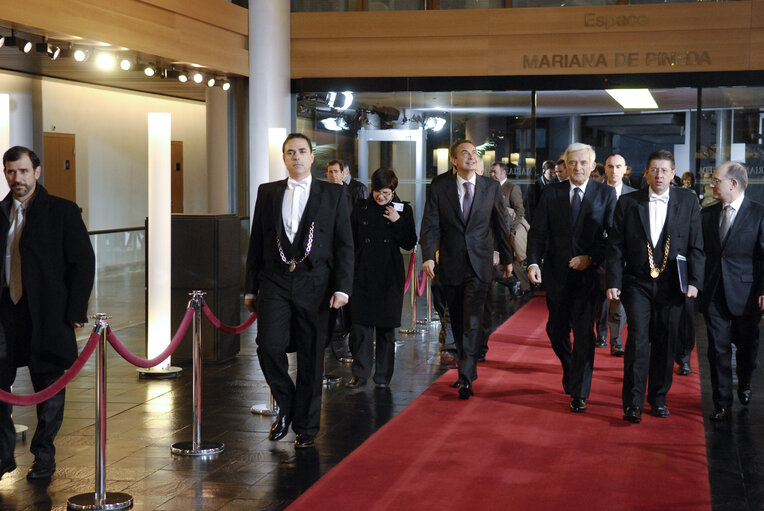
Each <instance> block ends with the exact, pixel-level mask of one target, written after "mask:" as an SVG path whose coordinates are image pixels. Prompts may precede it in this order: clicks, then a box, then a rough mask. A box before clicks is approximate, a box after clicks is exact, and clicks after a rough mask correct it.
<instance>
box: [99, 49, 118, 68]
mask: <svg viewBox="0 0 764 511" xmlns="http://www.w3.org/2000/svg"><path fill="white" fill-rule="evenodd" d="M95 63H96V66H98V67H99V68H100V69H103V70H104V71H111V70H112V69H114V66H116V65H117V61H116V59H115V58H114V54H113V53H111V52H105V51H102V52H99V53H98V54H97V55H96V61H95Z"/></svg>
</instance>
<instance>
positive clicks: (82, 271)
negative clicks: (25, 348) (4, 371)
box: [0, 183, 95, 372]
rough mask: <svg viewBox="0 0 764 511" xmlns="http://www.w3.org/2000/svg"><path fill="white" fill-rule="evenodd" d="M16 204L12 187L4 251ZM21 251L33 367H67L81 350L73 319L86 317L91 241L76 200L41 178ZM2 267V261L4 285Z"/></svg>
mask: <svg viewBox="0 0 764 511" xmlns="http://www.w3.org/2000/svg"><path fill="white" fill-rule="evenodd" d="M12 205H13V198H12V195H11V193H10V192H9V193H8V195H6V196H5V198H4V199H3V200H2V202H0V253H2V254H5V248H6V244H7V242H8V229H9V228H10V220H11V218H10V217H11V211H12V209H13V208H12ZM19 252H20V255H21V278H22V290H23V294H24V296H26V299H27V304H28V306H29V314H30V316H31V318H32V338H31V350H30V357H31V358H30V360H29V364H30V367H32V368H33V369H34V370H35V371H39V372H45V371H49V370H55V369H68V368H69V367H70V366H71V365H72V363H73V362H74V360H75V359H76V358H77V354H78V351H77V342H76V339H75V334H74V329H73V328H72V326H71V323H72V322H87V320H88V316H87V310H88V299H89V298H90V291H91V290H92V289H93V279H94V276H95V255H94V253H93V246H92V245H91V244H90V238H89V237H88V232H87V229H86V228H85V224H84V222H83V221H82V216H81V214H80V208H79V207H78V206H77V204H75V203H74V202H71V201H68V200H66V199H62V198H61V197H56V196H54V195H50V194H48V191H47V190H46V189H45V188H44V187H43V186H42V185H41V184H40V183H37V185H36V188H35V192H34V197H32V199H31V203H29V204H28V210H27V211H26V213H25V220H24V230H23V231H22V233H21V239H20V240H19ZM4 268H5V265H0V278H1V279H2V281H0V282H2V285H3V286H5V281H6V277H5V270H4ZM0 330H1V329H0ZM0 335H3V336H4V333H2V332H0ZM10 341H12V340H10Z"/></svg>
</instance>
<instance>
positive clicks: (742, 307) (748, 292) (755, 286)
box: [701, 197, 764, 316]
mask: <svg viewBox="0 0 764 511" xmlns="http://www.w3.org/2000/svg"><path fill="white" fill-rule="evenodd" d="M721 214H722V204H721V203H717V204H713V205H711V206H708V207H705V208H703V210H702V211H701V224H702V226H703V242H704V246H705V252H706V266H705V284H704V289H705V291H704V293H703V296H702V304H703V307H704V309H705V308H707V307H708V305H709V304H710V303H711V300H712V299H713V298H714V295H715V294H716V293H717V292H718V291H719V287H720V286H721V287H722V290H723V291H724V298H725V302H726V304H727V308H728V309H729V311H730V313H732V314H733V315H735V316H742V315H745V314H753V313H756V312H758V311H759V304H758V299H759V296H762V295H764V206H762V205H761V204H759V203H758V202H754V201H752V200H750V199H748V198H747V197H746V198H744V199H743V202H742V204H741V205H740V211H738V212H737V213H736V214H735V221H734V222H733V224H732V226H731V227H730V230H729V233H728V234H727V239H726V241H724V242H723V241H722V240H721V239H720V234H719V224H720V222H721Z"/></svg>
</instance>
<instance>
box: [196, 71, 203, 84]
mask: <svg viewBox="0 0 764 511" xmlns="http://www.w3.org/2000/svg"><path fill="white" fill-rule="evenodd" d="M193 79H194V83H202V81H203V80H204V75H202V73H200V72H199V71H195V72H194V74H193Z"/></svg>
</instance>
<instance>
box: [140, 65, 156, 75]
mask: <svg viewBox="0 0 764 511" xmlns="http://www.w3.org/2000/svg"><path fill="white" fill-rule="evenodd" d="M156 72H157V66H156V64H146V67H144V68H143V74H145V75H146V76H154V75H155V74H156Z"/></svg>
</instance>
